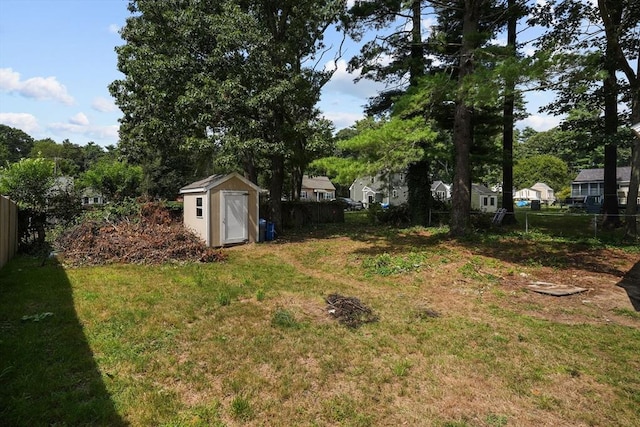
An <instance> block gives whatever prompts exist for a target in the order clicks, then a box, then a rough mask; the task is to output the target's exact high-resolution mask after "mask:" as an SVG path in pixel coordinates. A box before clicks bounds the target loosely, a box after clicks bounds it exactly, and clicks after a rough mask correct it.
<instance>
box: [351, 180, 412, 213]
mask: <svg viewBox="0 0 640 427" xmlns="http://www.w3.org/2000/svg"><path fill="white" fill-rule="evenodd" d="M406 178H407V175H406V173H405V172H400V173H394V174H391V175H389V178H388V179H384V178H383V177H382V175H380V174H378V175H376V176H365V177H360V178H358V179H356V180H355V181H353V183H352V184H351V186H350V187H349V197H351V198H352V199H353V200H357V201H360V202H362V204H363V205H364V207H365V208H368V207H369V205H371V204H373V203H380V204H382V205H393V206H398V205H401V204H403V203H406V202H407V199H408V193H409V189H408V187H407V181H406Z"/></svg>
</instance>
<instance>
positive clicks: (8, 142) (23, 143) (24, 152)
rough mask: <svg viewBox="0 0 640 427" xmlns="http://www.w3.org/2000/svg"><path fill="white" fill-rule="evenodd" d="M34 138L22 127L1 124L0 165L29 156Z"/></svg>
mask: <svg viewBox="0 0 640 427" xmlns="http://www.w3.org/2000/svg"><path fill="white" fill-rule="evenodd" d="M32 146H33V138H31V137H30V136H29V135H28V134H26V133H25V132H23V131H21V130H20V129H16V128H12V127H11V126H7V125H3V124H0V166H4V165H5V164H6V163H7V162H9V163H14V162H17V161H19V160H20V159H22V158H24V157H28V156H29V152H30V151H31V147H32Z"/></svg>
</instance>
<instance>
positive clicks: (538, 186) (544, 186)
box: [531, 182, 553, 191]
mask: <svg viewBox="0 0 640 427" xmlns="http://www.w3.org/2000/svg"><path fill="white" fill-rule="evenodd" d="M531 188H532V189H533V190H546V191H549V190H553V188H551V187H549V186H548V185H547V184H545V183H544V182H536V183H535V184H533V185H532V186H531Z"/></svg>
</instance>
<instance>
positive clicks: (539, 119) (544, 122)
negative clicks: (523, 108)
mask: <svg viewBox="0 0 640 427" xmlns="http://www.w3.org/2000/svg"><path fill="white" fill-rule="evenodd" d="M561 120H562V117H556V116H546V115H542V114H532V115H531V116H529V117H527V118H526V119H524V120H522V121H521V122H520V123H522V127H527V126H528V127H530V128H532V129H534V130H537V131H538V132H544V131H546V130H549V129H552V128H554V127H556V126H558V125H559V124H560V121H561ZM518 127H520V126H518Z"/></svg>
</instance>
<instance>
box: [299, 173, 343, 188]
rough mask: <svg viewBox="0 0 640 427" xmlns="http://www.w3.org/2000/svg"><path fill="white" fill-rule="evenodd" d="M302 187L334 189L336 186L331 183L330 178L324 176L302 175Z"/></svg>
mask: <svg viewBox="0 0 640 427" xmlns="http://www.w3.org/2000/svg"><path fill="white" fill-rule="evenodd" d="M302 188H311V189H314V190H331V191H335V189H336V187H334V185H333V184H332V183H331V180H330V179H329V178H328V177H326V176H314V177H310V176H307V175H304V176H303V177H302Z"/></svg>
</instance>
